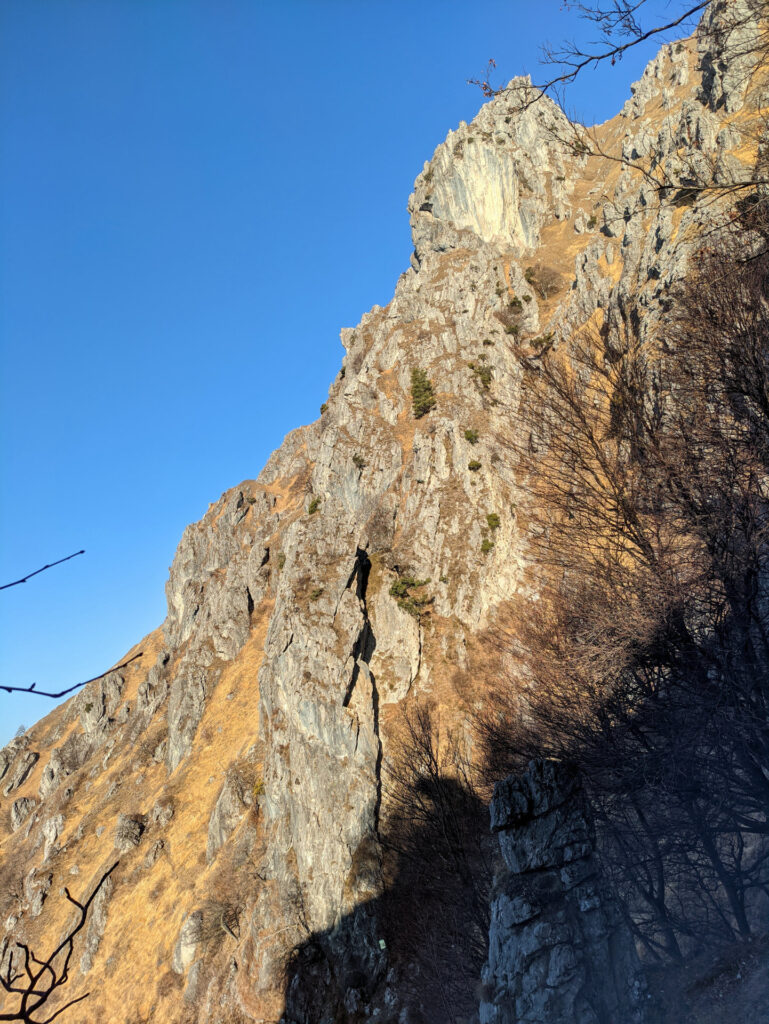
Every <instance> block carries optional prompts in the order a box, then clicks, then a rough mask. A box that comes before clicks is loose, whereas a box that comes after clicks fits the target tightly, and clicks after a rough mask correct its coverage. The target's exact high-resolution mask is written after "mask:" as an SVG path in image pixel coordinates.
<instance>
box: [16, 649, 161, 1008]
mask: <svg viewBox="0 0 769 1024" xmlns="http://www.w3.org/2000/svg"><path fill="white" fill-rule="evenodd" d="M143 654H144V651H139V653H138V654H134V655H133V656H132V657H130V658H128V660H127V661H124V662H122V663H121V664H120V665H115V666H114V667H113V668H108V669H107V671H106V672H100V673H99V675H98V676H92V677H91V678H90V679H84V680H83V682H82V683H75V685H74V686H70V687H68V688H67V689H66V690H60V691H59V692H58V693H50V692H49V691H47V690H38V689H37V683H32V685H31V686H5V685H2V684H0V690H5V692H6V693H34V694H35V696H36V697H53V698H54V699H57V698H59V697H66V696H67V694H68V693H72V692H73V691H75V690H79V689H80V688H81V687H83V686H87V685H88V684H89V683H95V682H96V680H97V679H103V678H104V677H105V676H108V675H109V674H110V672H118V671H119V670H120V669H121V668H125V667H126V665H130V664H131V662H133V661H136V659H137V658H141V657H142V655H143ZM0 1020H2V1017H0Z"/></svg>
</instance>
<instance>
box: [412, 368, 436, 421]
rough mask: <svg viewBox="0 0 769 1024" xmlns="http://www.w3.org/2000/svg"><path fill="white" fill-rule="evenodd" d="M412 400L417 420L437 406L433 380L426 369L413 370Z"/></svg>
mask: <svg viewBox="0 0 769 1024" xmlns="http://www.w3.org/2000/svg"><path fill="white" fill-rule="evenodd" d="M411 401H412V403H413V406H414V419H417V420H418V419H421V417H422V416H426V415H427V413H428V412H430V410H431V409H433V408H435V395H434V393H433V385H432V381H431V380H430V379H429V377H428V376H427V374H426V373H425V371H424V370H419V369H414V370H412V371H411Z"/></svg>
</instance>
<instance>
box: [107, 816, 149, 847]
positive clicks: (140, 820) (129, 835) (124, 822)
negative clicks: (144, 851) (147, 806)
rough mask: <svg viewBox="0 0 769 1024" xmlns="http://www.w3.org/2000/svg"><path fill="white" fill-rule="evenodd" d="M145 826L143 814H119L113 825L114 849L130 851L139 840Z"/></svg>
mask: <svg viewBox="0 0 769 1024" xmlns="http://www.w3.org/2000/svg"><path fill="white" fill-rule="evenodd" d="M146 827H147V826H146V820H145V817H144V815H141V814H120V815H119V816H118V820H117V824H116V826H115V849H116V850H119V851H120V853H130V851H131V850H133V849H134V848H135V847H137V846H138V845H139V843H140V842H141V838H142V835H143V834H144V831H145V829H146Z"/></svg>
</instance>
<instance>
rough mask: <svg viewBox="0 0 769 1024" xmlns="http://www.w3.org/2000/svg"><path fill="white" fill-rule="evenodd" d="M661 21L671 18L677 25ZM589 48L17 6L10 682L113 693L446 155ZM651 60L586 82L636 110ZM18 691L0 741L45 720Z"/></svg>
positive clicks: (4, 80) (302, 13) (224, 12)
mask: <svg viewBox="0 0 769 1024" xmlns="http://www.w3.org/2000/svg"><path fill="white" fill-rule="evenodd" d="M659 6H663V5H662V4H660V5H659ZM578 31H579V28H578V26H577V23H576V22H575V19H574V16H573V15H572V14H569V13H568V12H564V11H562V10H561V5H560V4H559V3H558V2H557V0H556V2H552V0H544V2H540V3H530V2H526V3H522V2H518V0H484V2H482V3H478V2H474V0H410V2H407V0H3V3H2V6H1V7H0V144H1V146H2V149H1V151H0V342H1V343H2V368H1V370H2V377H1V385H0V386H1V387H2V396H1V405H2V408H1V415H2V427H1V429H2V493H1V494H0V506H1V510H0V527H1V530H2V550H1V552H0V582H7V581H9V580H11V579H15V578H17V577H18V576H20V575H23V574H24V573H25V572H27V571H30V570H33V569H36V568H37V567H38V566H40V565H42V564H44V563H45V562H48V561H51V560H53V559H54V558H59V557H61V556H63V555H66V554H69V553H70V552H72V551H75V550H77V549H79V548H85V549H86V552H87V553H86V555H84V556H82V557H80V558H78V559H75V560H73V561H71V562H69V563H67V564H66V565H64V566H61V567H59V568H57V569H54V570H52V571H50V572H48V573H44V574H43V575H41V576H39V577H37V578H36V579H34V580H32V581H30V582H29V583H27V584H25V585H24V586H20V587H14V588H12V589H10V590H7V591H3V592H0V616H2V619H1V621H2V626H1V632H0V684H1V683H3V682H5V683H9V684H19V685H26V684H28V683H31V682H37V683H38V685H39V686H41V687H43V688H52V689H58V688H63V687H65V686H68V685H71V684H72V683H74V682H77V681H78V680H79V679H84V678H87V677H89V676H92V675H95V674H96V673H98V672H100V671H103V670H104V669H106V668H107V667H108V666H109V665H110V664H112V663H114V662H115V661H116V660H117V659H119V658H120V657H121V655H122V654H123V653H124V652H125V651H126V650H127V649H128V648H129V647H130V646H131V645H132V644H133V643H135V642H136V641H138V640H139V639H140V638H141V636H142V635H143V634H144V633H146V632H148V631H149V630H151V629H153V628H154V627H155V626H157V625H158V624H159V623H160V622H161V621H162V619H163V617H164V614H165V600H164V592H163V586H164V583H165V579H166V575H167V568H168V565H169V564H170V562H171V559H172V557H173V553H174V549H175V547H176V544H177V542H178V540H179V538H180V536H181V533H182V530H183V529H184V527H185V526H186V525H187V523H189V522H191V521H194V520H196V519H198V518H199V517H200V516H201V515H202V514H203V513H204V512H205V510H206V507H207V506H208V504H209V502H211V501H214V500H216V499H217V498H218V496H219V495H220V493H221V492H222V491H223V490H225V489H227V488H229V487H231V486H233V485H235V484H237V483H238V482H239V481H240V480H242V479H247V478H251V477H255V476H256V475H257V474H258V473H259V471H260V469H261V468H262V466H263V465H264V462H265V461H266V459H267V457H268V455H269V453H270V452H271V451H272V450H273V449H274V448H275V447H276V446H277V445H279V444H280V442H281V439H282V438H283V436H284V434H285V433H286V432H287V431H288V430H290V429H292V428H294V427H296V426H298V425H299V424H302V423H307V422H309V421H311V420H313V419H315V418H316V416H317V415H318V407H319V406H320V404H321V402H322V401H323V400H324V399H325V397H326V393H327V388H328V384H329V383H330V381H331V380H332V378H333V377H334V375H335V374H336V372H337V370H338V368H339V364H340V361H341V357H342V349H341V346H340V344H339V340H338V334H339V329H340V328H341V327H344V326H353V325H355V324H356V323H357V321H358V320H359V318H360V316H361V314H362V313H363V312H365V311H366V310H367V309H369V308H370V307H371V306H372V305H373V304H374V303H380V304H385V303H386V302H388V301H389V299H390V297H391V295H392V292H393V289H394V286H395V283H396V280H397V277H398V275H399V274H400V273H401V272H402V271H403V270H405V269H406V267H407V266H408V261H409V255H410V251H411V246H410V237H409V230H408V219H407V215H406V209H405V207H406V202H407V198H408V195H409V192H410V190H411V187H412V183H413V180H414V178H415V177H416V175H417V173H418V172H419V171H420V169H421V167H422V163H423V161H424V160H425V159H429V157H430V156H431V154H432V152H433V149H434V148H435V146H436V145H437V144H438V143H439V142H441V141H442V140H443V138H444V137H445V135H446V133H447V131H448V130H449V129H450V128H453V127H455V126H456V124H457V123H458V121H460V120H461V119H464V120H470V119H471V118H472V117H473V116H474V114H475V113H476V112H477V110H478V107H479V105H480V103H481V102H482V97H481V94H480V92H479V91H478V90H477V89H474V88H471V87H470V86H468V85H466V84H465V80H466V79H467V78H469V77H472V76H476V75H479V74H481V73H482V72H483V69H484V67H485V65H486V61H487V59H488V58H489V57H494V58H495V59H496V60H497V63H498V67H499V74H498V77H497V79H496V83H497V84H502V83H504V82H506V81H507V80H508V79H509V78H510V77H512V76H513V75H514V74H517V73H520V72H523V71H531V72H532V73H534V74H535V79H536V76H537V71H536V61H537V53H538V51H537V48H538V46H539V44H540V43H542V42H543V41H544V40H545V39H546V38H549V39H551V40H556V39H559V38H561V37H562V36H565V35H574V34H575V33H577V32H578ZM656 48H657V47H656V44H655V45H653V46H650V47H647V48H646V50H644V51H643V53H640V52H639V53H636V54H633V55H632V56H630V57H628V58H627V59H626V60H625V61H623V62H622V64H621V65H619V66H618V67H616V68H614V69H609V68H607V69H606V70H605V71H604V72H603V73H593V74H591V75H586V76H585V78H584V79H583V80H582V81H581V82H580V84H579V86H578V87H575V88H574V89H573V90H572V92H571V94H570V96H569V100H570V104H571V106H572V108H573V109H574V110H575V111H576V112H577V113H578V114H580V115H582V116H583V117H584V118H585V119H587V120H591V121H593V120H604V119H605V118H606V117H609V116H611V115H612V114H614V113H615V112H616V111H617V110H618V109H619V106H620V105H621V103H622V102H623V100H624V99H625V97H626V95H627V94H628V86H629V83H630V82H631V81H632V80H633V79H635V78H637V77H638V75H639V73H640V71H641V69H642V66H643V64H644V62H645V60H646V59H648V57H649V56H650V55H651V53H652V52H654V51H655V50H656ZM50 709H51V705H50V703H48V702H45V701H43V700H42V699H39V698H38V699H37V700H34V699H31V698H29V697H18V698H17V697H13V698H12V697H9V696H6V695H3V694H0V743H4V742H5V741H7V739H8V738H9V737H10V736H11V735H13V733H14V732H15V730H16V728H17V726H18V725H19V724H21V723H24V724H25V725H27V726H29V725H31V724H32V723H33V722H34V721H35V720H36V719H37V718H39V717H41V716H42V715H44V714H47V713H48V711H49V710H50Z"/></svg>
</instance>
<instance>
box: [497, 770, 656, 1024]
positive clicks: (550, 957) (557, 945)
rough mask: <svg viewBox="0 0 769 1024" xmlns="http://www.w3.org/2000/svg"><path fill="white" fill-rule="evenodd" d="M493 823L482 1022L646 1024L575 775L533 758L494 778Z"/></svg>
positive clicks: (627, 945)
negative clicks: (498, 872)
mask: <svg viewBox="0 0 769 1024" xmlns="http://www.w3.org/2000/svg"><path fill="white" fill-rule="evenodd" d="M491 827H492V829H493V830H494V831H495V832H496V833H497V834H498V835H499V844H500V847H501V850H502V855H503V858H504V861H505V865H506V867H507V872H505V873H504V874H503V875H502V876H501V877H500V878H498V879H497V883H496V886H495V893H494V896H493V899H492V916H491V929H490V935H489V960H488V963H487V965H486V968H485V970H484V975H483V983H484V993H485V998H484V1000H483V1002H482V1003H481V1008H480V1019H481V1024H616V1022H618V1021H622V1022H623V1024H643V1022H647V1021H648V1022H650V1021H651V1020H652V1019H653V1018H652V1016H651V1014H650V1011H649V1000H648V994H647V989H646V985H645V982H644V978H643V974H642V972H641V965H640V962H639V960H638V957H637V955H636V951H635V947H634V944H633V939H632V936H631V934H630V931H629V929H628V928H627V925H626V923H625V920H624V918H623V916H622V913H621V911H620V909H619V906H618V905H617V903H616V902H615V900H614V899H613V897H612V895H611V892H610V890H609V888H608V886H607V884H606V882H605V880H604V879H602V878H601V875H600V872H599V869H598V865H597V861H596V858H595V856H594V852H593V828H592V823H591V819H590V814H589V810H588V805H587V802H586V800H585V798H584V794H583V793H582V790H581V787H580V783H579V779H578V778H577V776H576V775H575V774H574V772H573V770H571V769H570V768H569V766H566V765H562V764H559V763H556V762H553V761H532V762H531V763H530V764H529V768H528V771H526V772H525V773H524V774H523V775H521V776H518V777H510V778H508V779H505V780H504V781H503V782H500V783H498V784H497V786H496V787H495V790H494V799H493V801H492V804H491Z"/></svg>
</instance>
